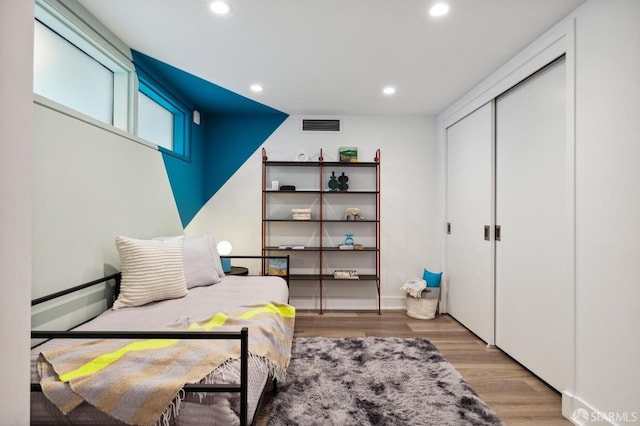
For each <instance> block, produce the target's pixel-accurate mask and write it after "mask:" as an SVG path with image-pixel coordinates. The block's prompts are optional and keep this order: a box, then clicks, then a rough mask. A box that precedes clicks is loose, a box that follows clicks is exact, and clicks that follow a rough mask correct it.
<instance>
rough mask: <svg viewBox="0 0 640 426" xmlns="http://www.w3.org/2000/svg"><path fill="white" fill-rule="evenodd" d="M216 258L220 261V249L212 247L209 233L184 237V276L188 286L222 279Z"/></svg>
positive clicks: (197, 285) (207, 283)
mask: <svg viewBox="0 0 640 426" xmlns="http://www.w3.org/2000/svg"><path fill="white" fill-rule="evenodd" d="M214 248H215V247H214ZM216 258H217V259H218V262H220V256H218V251H217V250H216V251H215V252H214V250H213V249H212V247H211V238H210V236H209V235H208V234H205V235H195V236H185V237H184V278H185V279H186V280H187V288H193V287H200V286H206V285H211V284H215V283H219V282H220V281H222V278H220V275H219V274H218V270H217V268H216V262H215V259H216Z"/></svg>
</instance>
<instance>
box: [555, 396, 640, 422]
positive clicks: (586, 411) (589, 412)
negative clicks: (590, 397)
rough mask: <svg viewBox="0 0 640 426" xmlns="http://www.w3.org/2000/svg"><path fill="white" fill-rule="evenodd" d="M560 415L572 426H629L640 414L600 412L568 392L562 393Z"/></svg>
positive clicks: (639, 418) (636, 420)
mask: <svg viewBox="0 0 640 426" xmlns="http://www.w3.org/2000/svg"><path fill="white" fill-rule="evenodd" d="M562 415H563V416H564V417H566V418H567V419H569V421H570V422H571V423H573V424H574V425H580V426H582V425H611V426H616V425H619V424H631V423H636V422H638V421H639V420H640V412H638V411H633V412H624V413H617V412H602V411H599V410H596V409H595V408H593V407H592V406H591V405H589V404H588V403H586V402H585V401H583V400H581V399H580V398H578V397H577V396H575V395H572V394H571V393H570V392H567V391H565V392H563V393H562Z"/></svg>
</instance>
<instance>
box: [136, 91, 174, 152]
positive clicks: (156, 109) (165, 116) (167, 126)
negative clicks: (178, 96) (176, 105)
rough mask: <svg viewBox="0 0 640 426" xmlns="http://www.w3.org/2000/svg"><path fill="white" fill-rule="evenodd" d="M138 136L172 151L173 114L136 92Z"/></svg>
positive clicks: (141, 93)
mask: <svg viewBox="0 0 640 426" xmlns="http://www.w3.org/2000/svg"><path fill="white" fill-rule="evenodd" d="M138 136H140V137H141V138H143V139H146V140H148V141H150V142H153V143H155V144H157V145H159V146H161V147H163V148H166V149H168V150H170V151H173V114H172V113H171V111H169V110H167V109H166V108H165V107H163V106H162V105H160V104H159V103H157V102H156V101H154V100H153V99H151V98H150V97H148V96H147V95H145V94H144V93H143V92H142V91H140V92H138Z"/></svg>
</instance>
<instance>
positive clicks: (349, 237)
mask: <svg viewBox="0 0 640 426" xmlns="http://www.w3.org/2000/svg"><path fill="white" fill-rule="evenodd" d="M344 236H345V237H346V238H345V239H344V245H345V246H352V245H353V234H351V233H349V234H344Z"/></svg>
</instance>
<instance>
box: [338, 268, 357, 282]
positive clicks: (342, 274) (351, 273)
mask: <svg viewBox="0 0 640 426" xmlns="http://www.w3.org/2000/svg"><path fill="white" fill-rule="evenodd" d="M333 278H335V279H337V280H357V279H360V277H359V276H358V271H356V270H355V269H336V270H335V271H333Z"/></svg>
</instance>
